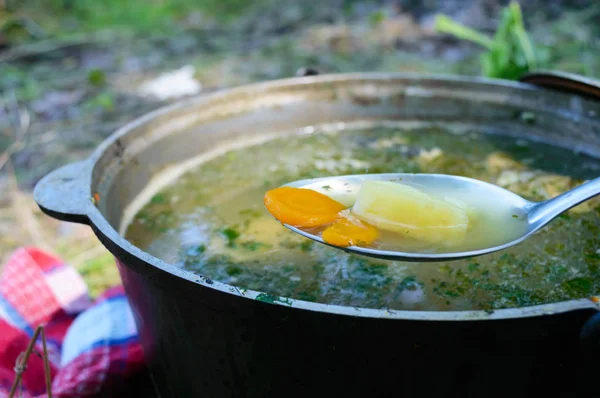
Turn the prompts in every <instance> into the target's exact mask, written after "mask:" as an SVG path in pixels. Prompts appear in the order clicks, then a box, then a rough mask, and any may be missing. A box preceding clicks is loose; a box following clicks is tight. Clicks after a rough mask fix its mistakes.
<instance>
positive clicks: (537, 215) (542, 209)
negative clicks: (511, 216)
mask: <svg viewBox="0 0 600 398" xmlns="http://www.w3.org/2000/svg"><path fill="white" fill-rule="evenodd" d="M598 194H600V177H598V178H594V179H593V180H590V181H588V182H585V183H583V184H581V185H579V186H578V187H576V188H573V189H571V190H570V191H567V192H565V193H562V194H560V195H558V196H557V197H555V198H552V199H549V200H546V201H544V202H539V203H536V204H535V205H533V207H532V208H531V212H530V213H529V222H530V223H531V224H534V223H535V224H539V227H541V226H543V225H546V223H548V222H549V221H551V220H552V219H554V218H555V217H556V216H558V215H560V214H561V213H563V212H565V211H567V210H569V209H570V208H572V207H575V206H577V205H578V204H580V203H581V202H584V201H586V200H588V199H591V198H593V197H594V196H596V195H598Z"/></svg>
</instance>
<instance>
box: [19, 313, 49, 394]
mask: <svg viewBox="0 0 600 398" xmlns="http://www.w3.org/2000/svg"><path fill="white" fill-rule="evenodd" d="M40 335H41V336H42V348H43V352H42V359H43V361H44V378H45V380H46V393H47V394H48V398H52V383H51V378H50V377H51V375H50V362H49V360H48V349H47V347H46V333H45V331H44V327H43V326H42V325H40V326H38V327H37V329H35V332H34V333H33V336H32V337H31V340H30V341H29V345H27V349H26V350H25V352H23V353H21V355H19V357H18V358H17V362H16V363H15V381H14V382H13V385H12V387H11V389H10V393H9V394H8V398H14V396H15V393H16V392H17V388H18V387H19V386H20V385H21V379H22V378H23V373H24V372H25V370H26V369H27V361H29V357H30V356H31V354H32V353H33V351H34V347H35V343H36V341H37V339H38V337H39V336H40Z"/></svg>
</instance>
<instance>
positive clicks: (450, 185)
mask: <svg viewBox="0 0 600 398" xmlns="http://www.w3.org/2000/svg"><path fill="white" fill-rule="evenodd" d="M369 180H375V181H390V182H398V183H402V184H406V185H410V186H413V187H415V188H423V187H431V186H435V187H436V190H438V191H440V192H444V191H447V192H452V193H453V194H456V195H457V196H461V197H466V198H477V199H478V200H490V201H491V200H493V201H495V202H496V203H502V204H503V206H506V205H509V206H510V207H511V208H512V209H514V211H515V213H518V214H520V217H524V222H525V228H524V230H523V232H522V234H521V235H520V236H518V237H516V238H514V239H511V240H510V241H507V242H504V243H502V244H497V245H493V246H490V247H485V248H479V249H476V250H468V251H457V252H453V251H448V252H436V253H419V252H408V251H394V250H387V249H386V250H382V249H378V248H368V247H361V246H348V247H340V246H335V245H331V244H329V243H327V242H325V241H324V240H323V239H322V238H321V237H320V236H319V235H316V234H313V233H310V232H307V231H305V230H302V229H300V228H297V227H295V226H293V225H289V224H285V223H284V224H283V225H284V226H285V227H286V228H288V229H290V230H291V231H293V232H295V233H297V234H300V235H302V236H304V237H306V238H309V239H312V240H314V241H316V242H319V243H322V244H325V245H328V246H331V247H335V248H336V249H340V250H343V251H345V252H348V253H354V254H359V255H364V256H368V257H375V258H379V259H385V260H395V261H409V262H436V261H452V260H460V259H464V258H469V257H476V256H481V255H484V254H489V253H493V252H497V251H500V250H504V249H507V248H509V247H512V246H515V245H517V244H519V243H521V242H523V241H525V240H526V239H527V238H528V237H530V236H531V235H533V234H534V233H536V232H537V231H539V230H540V229H541V228H543V227H544V226H545V225H546V224H548V223H549V222H550V221H552V220H553V219H554V218H556V217H557V216H558V215H560V214H561V213H563V212H565V211H567V210H569V209H570V208H572V207H574V206H576V205H578V204H579V203H581V202H583V201H585V200H587V199H590V198H592V197H594V196H596V195H598V194H599V193H600V178H596V179H594V180H591V181H588V182H586V183H584V184H582V185H580V186H578V187H576V188H574V189H572V190H570V191H567V192H565V193H563V194H561V195H559V196H557V197H555V198H552V199H549V200H546V201H543V202H532V201H528V200H526V199H524V198H522V197H521V196H519V195H517V194H515V193H513V192H511V191H509V190H507V189H504V188H501V187H499V186H497V185H494V184H490V183H487V182H484V181H480V180H476V179H473V178H467V177H460V176H453V175H447V174H411V173H388V174H355V175H345V176H336V177H322V178H314V179H305V180H298V181H294V182H291V183H288V184H285V185H284V186H288V187H294V188H308V189H313V190H315V191H317V192H321V193H324V194H328V193H329V191H333V190H335V191H338V192H341V194H339V196H338V197H336V198H335V199H336V200H338V201H340V202H341V203H344V204H346V205H348V206H350V205H351V202H352V197H355V195H356V193H357V190H358V189H359V188H360V185H361V183H363V182H365V181H369Z"/></svg>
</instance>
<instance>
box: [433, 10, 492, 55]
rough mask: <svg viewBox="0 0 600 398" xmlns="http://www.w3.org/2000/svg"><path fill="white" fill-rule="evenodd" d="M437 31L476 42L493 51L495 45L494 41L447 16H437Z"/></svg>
mask: <svg viewBox="0 0 600 398" xmlns="http://www.w3.org/2000/svg"><path fill="white" fill-rule="evenodd" d="M435 29H436V30H437V31H438V32H442V33H450V34H452V35H454V36H456V37H458V38H460V39H465V40H469V41H472V42H475V43H477V44H479V45H481V46H483V47H486V48H488V49H491V48H492V47H493V45H494V41H493V40H492V39H490V38H489V37H487V36H486V35H484V34H483V33H479V32H477V31H476V30H474V29H471V28H469V27H467V26H464V25H462V24H460V23H458V22H455V21H453V20H452V19H450V18H449V17H447V16H446V15H441V14H440V15H436V17H435Z"/></svg>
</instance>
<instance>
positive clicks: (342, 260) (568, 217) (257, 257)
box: [126, 127, 600, 310]
mask: <svg viewBox="0 0 600 398" xmlns="http://www.w3.org/2000/svg"><path fill="white" fill-rule="evenodd" d="M599 169H600V162H599V161H598V160H596V159H592V158H589V157H585V156H582V155H581V154H576V153H573V152H571V151H569V150H566V149H560V148H555V147H552V146H549V145H546V144H542V143H534V142H529V141H524V140H517V139H513V138H509V137H505V136H504V137H503V136H493V135H485V134H478V133H477V132H471V131H457V130H456V129H453V130H452V131H451V130H450V129H448V130H445V129H439V128H412V129H408V128H390V127H385V128H384V127H381V128H379V127H378V128H371V129H353V130H352V129H346V130H343V131H335V132H331V131H329V132H320V131H317V132H315V133H313V134H310V135H307V134H297V135H288V136H286V137H282V138H278V139H274V140H271V141H268V142H266V143H263V144H261V145H256V146H249V147H246V148H244V149H240V150H232V151H230V152H228V153H226V154H224V155H220V156H217V157H214V158H212V159H211V160H208V161H206V162H204V163H203V164H201V165H200V166H199V167H197V168H196V169H194V170H191V171H189V172H187V173H186V174H184V175H183V176H182V177H181V178H179V179H177V180H176V181H175V182H174V183H173V184H172V185H170V186H168V187H166V188H164V189H163V190H162V191H160V192H159V193H157V194H156V195H155V196H153V197H152V199H151V200H150V201H149V202H148V203H147V204H146V205H145V206H144V207H143V208H142V209H141V210H140V211H139V212H137V215H136V216H135V217H134V219H133V220H132V222H131V223H130V224H129V226H128V228H127V230H126V238H127V239H128V240H130V241H131V242H133V243H134V244H135V245H137V246H138V247H140V248H141V249H143V250H145V251H147V252H149V253H151V254H153V255H154V256H156V257H159V258H161V259H163V260H164V261H167V262H171V263H173V264H176V265H179V266H180V267H183V268H186V269H188V270H191V271H192V272H195V273H198V274H200V275H203V276H205V277H208V278H211V279H214V280H218V281H221V282H224V283H228V284H231V285H235V286H237V287H238V288H239V289H240V291H242V292H243V289H253V290H258V291H262V292H265V293H269V294H273V295H277V296H283V297H289V298H295V299H302V300H308V301H315V302H320V303H328V304H338V305H345V306H355V307H369V308H388V309H399V310H400V309H402V310H468V309H485V310H493V309H499V308H507V307H522V306H530V305H536V304H543V303H548V302H556V301H562V300H567V299H572V298H582V297H588V296H591V295H593V294H595V293H596V292H598V290H599V288H600V283H599V278H598V272H599V271H598V266H599V265H600V244H598V242H599V239H598V237H597V234H598V229H599V226H600V214H599V210H600V207H597V206H598V202H597V201H596V200H591V201H588V202H585V203H583V204H581V205H579V206H577V207H576V208H573V209H571V210H570V211H569V212H567V213H565V214H563V215H562V216H560V217H559V218H558V219H556V220H555V221H553V222H552V223H551V224H549V225H548V226H547V227H545V228H544V229H543V230H541V231H540V232H538V233H537V234H535V235H534V236H532V237H531V238H529V239H528V240H527V241H526V242H524V243H522V244H520V245H518V246H515V247H512V248H510V249H507V250H505V251H502V252H498V253H493V254H489V255H486V256H481V257H477V258H472V259H468V260H460V261H452V262H448V263H422V264H417V263H401V262H389V261H383V260H375V259H371V258H367V257H363V256H358V255H350V254H347V253H344V252H342V251H340V250H337V249H335V248H331V247H327V246H325V245H321V244H318V243H313V242H312V241H310V240H308V239H306V238H303V237H301V236H299V235H297V234H295V233H293V232H291V231H289V230H288V229H287V228H285V227H283V226H282V225H281V224H280V223H279V222H277V221H276V220H275V219H273V217H271V215H269V213H268V212H267V211H266V210H265V207H264V204H263V198H264V196H265V193H266V192H267V191H269V190H271V189H274V188H276V187H279V186H281V185H283V184H285V183H287V182H290V181H294V180H299V179H305V178H315V177H327V176H334V175H346V174H361V173H391V172H405V173H414V172H422V173H442V174H454V175H462V176H466V177H472V178H476V179H480V180H484V181H488V182H491V183H494V184H497V185H500V186H502V187H504V188H507V189H509V190H511V191H513V192H515V193H517V194H519V195H522V196H523V197H525V198H527V199H530V200H544V199H547V198H550V197H554V196H556V195H558V194H559V193H561V192H564V191H566V190H568V189H570V188H572V187H574V186H576V185H578V184H580V183H581V182H583V181H584V180H586V179H590V178H593V177H595V176H597V174H598V170H599ZM347 199H348V198H344V197H343V194H342V195H341V197H338V198H336V201H337V202H339V203H342V204H343V205H344V206H348V205H347V202H346V203H344V201H345V200H347ZM338 227H339V230H337V231H335V232H336V233H339V232H340V231H341V232H342V233H343V232H344V231H347V230H346V229H345V228H348V226H347V225H339V226H338ZM350 227H351V226H350ZM503 228H504V226H503V225H502V224H501V223H500V224H498V226H497V231H494V230H493V229H492V230H490V231H487V233H489V234H492V235H493V234H494V233H497V234H502V233H503V232H504V231H503ZM338 235H339V234H338Z"/></svg>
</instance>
